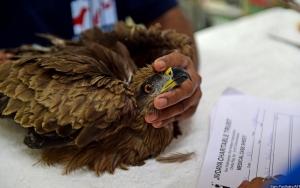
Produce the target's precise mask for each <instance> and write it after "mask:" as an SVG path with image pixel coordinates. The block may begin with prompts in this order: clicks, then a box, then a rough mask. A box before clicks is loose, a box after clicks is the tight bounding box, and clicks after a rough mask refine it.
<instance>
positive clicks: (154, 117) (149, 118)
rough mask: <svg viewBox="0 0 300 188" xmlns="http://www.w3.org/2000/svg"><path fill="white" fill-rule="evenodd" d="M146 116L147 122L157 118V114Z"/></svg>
mask: <svg viewBox="0 0 300 188" xmlns="http://www.w3.org/2000/svg"><path fill="white" fill-rule="evenodd" d="M147 116H148V117H147V119H148V122H153V121H154V120H156V119H157V114H148V115H147Z"/></svg>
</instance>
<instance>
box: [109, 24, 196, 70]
mask: <svg viewBox="0 0 300 188" xmlns="http://www.w3.org/2000/svg"><path fill="white" fill-rule="evenodd" d="M114 34H115V35H116V38H117V39H118V40H119V41H121V42H122V43H124V44H125V46H126V47H127V48H128V50H129V52H130V55H131V57H132V59H133V60H134V61H135V62H136V64H137V65H138V67H143V66H144V65H145V64H149V63H150V62H153V61H154V60H155V59H157V58H159V57H161V56H164V55H166V54H169V53H172V52H180V53H182V54H184V55H186V56H189V57H190V58H193V55H194V53H195V51H194V43H193V41H192V39H191V38H190V37H188V36H187V35H185V34H181V33H177V32H176V31H175V30H171V29H167V30H163V29H162V27H161V26H160V25H159V24H156V25H153V26H150V27H149V28H148V29H146V28H143V27H141V26H131V27H129V26H126V25H125V23H124V22H118V23H117V24H115V26H114Z"/></svg>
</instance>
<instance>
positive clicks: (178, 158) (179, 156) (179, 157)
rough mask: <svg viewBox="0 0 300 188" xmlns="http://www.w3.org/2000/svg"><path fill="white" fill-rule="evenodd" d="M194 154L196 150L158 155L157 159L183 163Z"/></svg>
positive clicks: (163, 161) (165, 161) (158, 160)
mask: <svg viewBox="0 0 300 188" xmlns="http://www.w3.org/2000/svg"><path fill="white" fill-rule="evenodd" d="M193 155H194V152H189V153H173V154H171V155H169V156H157V157H156V161H157V162H160V163H177V162H179V163H182V162H184V161H187V160H190V159H191V158H192V157H193Z"/></svg>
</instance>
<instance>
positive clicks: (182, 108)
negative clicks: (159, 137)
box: [145, 52, 202, 128]
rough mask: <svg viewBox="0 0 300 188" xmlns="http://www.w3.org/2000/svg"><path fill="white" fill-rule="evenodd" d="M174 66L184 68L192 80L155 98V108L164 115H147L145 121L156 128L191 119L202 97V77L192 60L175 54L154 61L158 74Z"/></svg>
mask: <svg viewBox="0 0 300 188" xmlns="http://www.w3.org/2000/svg"><path fill="white" fill-rule="evenodd" d="M174 66H177V67H181V68H184V69H185V70H186V71H187V72H188V73H189V74H190V76H191V78H192V80H186V81H185V82H183V83H182V84H181V85H180V86H179V87H178V88H175V89H174V90H171V91H169V92H166V93H162V94H160V95H158V96H157V97H155V99H154V106H155V108H157V109H160V110H162V113H160V114H158V115H156V114H146V115H145V120H146V121H147V122H148V123H152V126H153V127H155V128H160V127H162V126H165V125H167V124H168V123H171V122H174V121H177V120H183V119H187V118H189V117H191V116H192V115H193V114H194V113H195V111H196V109H197V106H198V103H199V101H200V98H201V96H202V92H201V90H200V83H201V77H200V75H199V74H198V73H197V70H195V67H194V64H193V61H192V60H191V58H189V57H187V56H185V55H183V54H181V53H178V52H174V53H171V54H168V55H165V56H163V57H160V58H158V59H156V60H155V61H154V69H155V70H156V71H158V72H162V71H165V70H166V69H167V68H169V67H174Z"/></svg>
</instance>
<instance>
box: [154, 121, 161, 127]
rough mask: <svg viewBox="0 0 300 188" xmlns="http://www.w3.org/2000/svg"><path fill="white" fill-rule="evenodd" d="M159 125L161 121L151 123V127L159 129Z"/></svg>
mask: <svg viewBox="0 0 300 188" xmlns="http://www.w3.org/2000/svg"><path fill="white" fill-rule="evenodd" d="M161 124H162V121H158V122H155V123H152V126H153V127H155V128H160V127H161Z"/></svg>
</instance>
